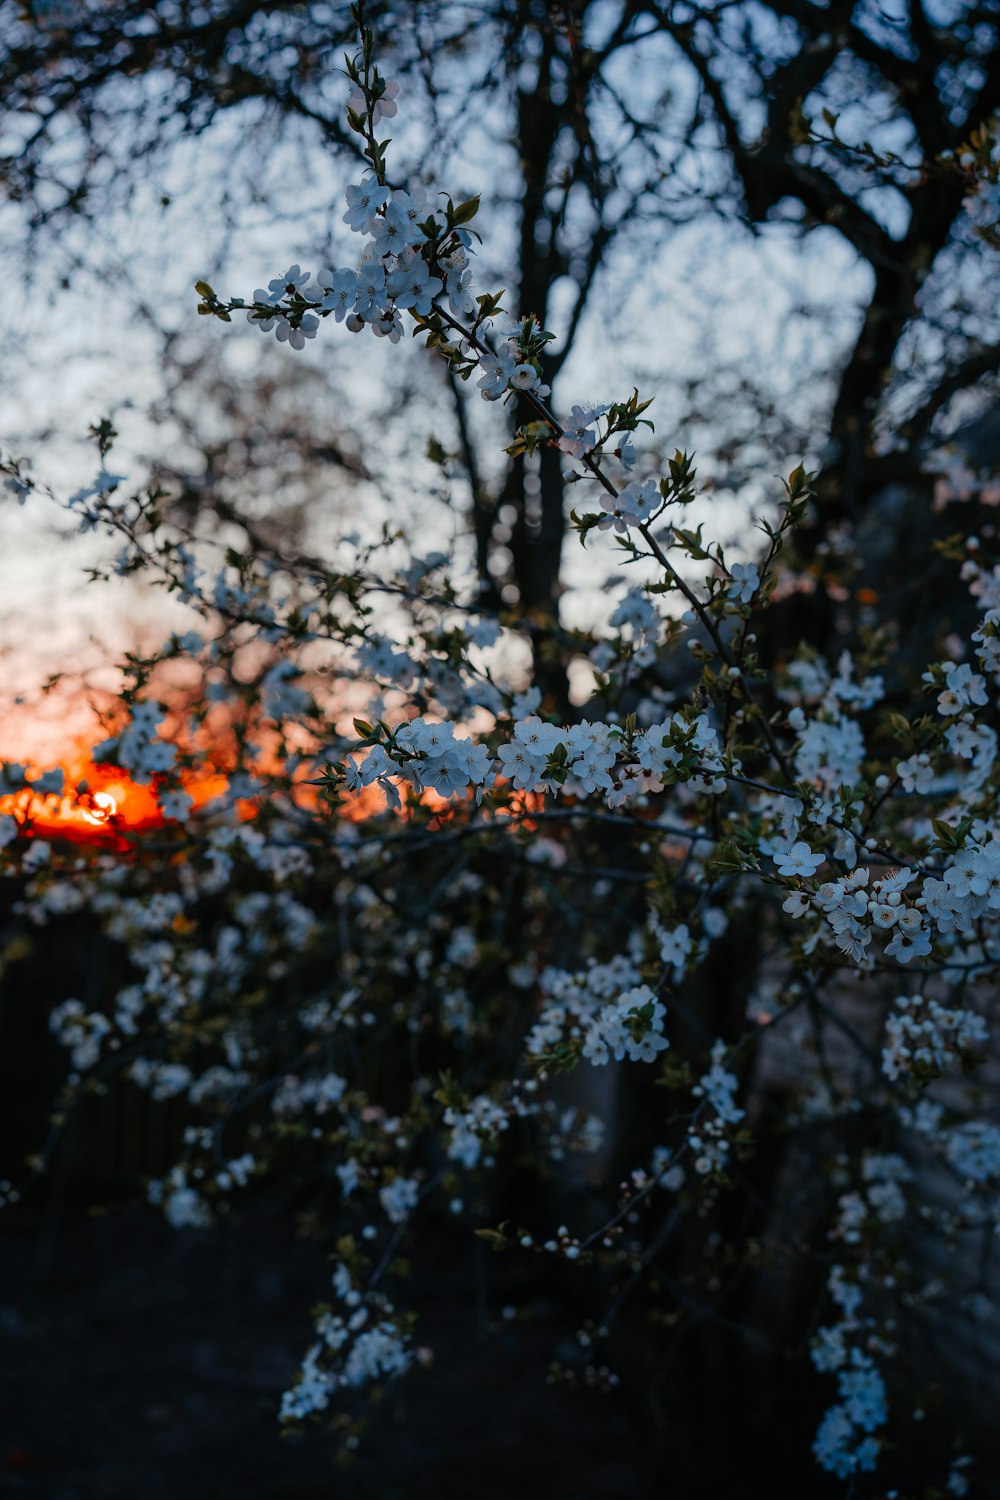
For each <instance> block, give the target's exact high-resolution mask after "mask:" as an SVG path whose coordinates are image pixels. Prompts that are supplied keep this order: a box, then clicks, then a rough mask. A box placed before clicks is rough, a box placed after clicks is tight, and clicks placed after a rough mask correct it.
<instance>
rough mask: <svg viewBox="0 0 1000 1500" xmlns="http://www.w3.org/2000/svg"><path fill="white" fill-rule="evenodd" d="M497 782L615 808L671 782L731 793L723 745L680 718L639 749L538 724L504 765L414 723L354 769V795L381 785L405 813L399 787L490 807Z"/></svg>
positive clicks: (650, 734) (511, 747)
mask: <svg viewBox="0 0 1000 1500" xmlns="http://www.w3.org/2000/svg"><path fill="white" fill-rule="evenodd" d="M498 776H500V777H503V778H504V779H505V780H506V781H509V782H510V784H511V786H512V787H513V788H514V789H515V790H516V791H529V792H548V793H551V794H554V795H563V796H575V797H580V796H586V795H588V794H590V793H593V792H596V791H600V792H602V793H603V794H604V798H605V801H606V803H607V805H608V806H609V807H620V806H622V805H623V804H624V803H625V802H627V801H628V800H630V799H633V798H635V797H638V796H640V795H641V794H642V793H645V792H648V791H662V789H663V787H664V785H665V784H666V783H667V782H674V781H684V782H686V783H688V784H689V785H690V786H691V787H692V789H693V790H695V791H702V792H711V793H718V792H720V791H722V790H723V788H724V787H725V779H724V778H725V769H724V767H723V763H722V759H721V755H720V750H719V742H718V737H717V735H716V732H715V730H714V729H713V728H712V726H711V725H710V724H709V722H708V719H707V717H706V716H705V715H704V714H699V715H698V716H697V717H696V718H694V719H691V720H688V719H686V718H684V717H683V715H681V714H675V715H674V716H673V718H672V719H670V720H666V721H664V722H662V723H659V724H653V725H651V726H650V727H649V728H648V729H644V730H642V731H641V732H640V733H639V734H636V735H635V736H634V737H633V738H632V739H631V741H629V740H627V739H626V736H625V734H624V732H623V730H622V728H621V726H620V725H618V724H604V723H593V724H592V723H589V722H587V721H586V720H584V721H583V722H582V723H579V724H573V725H570V726H569V727H564V728H560V727H559V726H558V725H555V724H550V723H548V722H547V721H545V720H544V719H540V718H539V717H538V716H537V715H535V714H532V715H530V716H529V717H528V718H526V719H521V720H519V721H518V722H517V723H516V724H515V725H514V730H513V733H512V735H511V737H510V739H509V740H508V741H507V743H506V744H502V745H501V746H500V748H499V751H498V759H497V760H496V761H494V760H492V758H491V757H490V754H489V752H488V750H487V749H486V746H485V745H482V744H477V743H475V742H474V741H473V740H471V739H462V738H459V737H458V736H457V735H456V733H455V725H454V724H453V723H451V722H449V721H446V722H444V723H432V722H430V721H428V720H425V719H421V718H415V719H411V720H410V721H409V722H408V723H407V724H404V725H403V727H402V728H401V729H399V730H397V731H395V733H394V734H393V735H392V737H391V740H387V741H386V743H385V744H377V745H373V746H372V748H371V749H370V750H368V751H367V753H366V754H365V756H364V758H363V759H361V760H359V761H355V762H352V764H351V765H350V766H349V768H348V770H347V776H346V785H347V788H348V790H350V791H358V790H360V788H362V787H366V786H372V785H376V784H377V785H378V786H379V787H380V788H381V789H382V791H383V792H384V793H385V796H386V798H387V800H388V801H389V803H390V805H391V806H394V807H399V806H400V805H401V799H400V796H399V792H398V790H397V788H396V785H395V781H396V780H397V779H402V780H404V781H408V782H409V783H410V785H411V786H413V787H415V788H416V789H417V790H418V791H424V790H431V791H434V792H436V793H437V794H438V795H439V796H442V797H455V796H465V795H466V794H467V793H468V792H469V791H470V790H471V791H472V792H474V793H475V794H476V795H477V797H479V798H480V799H481V797H482V793H483V791H484V790H485V788H486V786H487V784H488V783H492V782H493V781H494V780H495V778H496V777H498Z"/></svg>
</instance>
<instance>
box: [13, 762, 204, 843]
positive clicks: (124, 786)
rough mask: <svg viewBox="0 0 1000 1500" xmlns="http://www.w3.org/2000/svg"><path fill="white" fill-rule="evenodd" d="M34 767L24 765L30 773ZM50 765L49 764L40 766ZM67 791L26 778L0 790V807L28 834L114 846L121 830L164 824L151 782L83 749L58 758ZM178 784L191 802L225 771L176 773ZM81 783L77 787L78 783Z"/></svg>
mask: <svg viewBox="0 0 1000 1500" xmlns="http://www.w3.org/2000/svg"><path fill="white" fill-rule="evenodd" d="M38 769H39V768H36V767H32V766H30V765H29V776H30V775H37V774H38ZM45 769H46V770H51V769H52V766H51V764H47V765H46V766H45ZM61 769H62V772H63V775H64V777H65V785H66V791H65V793H64V794H63V795H62V796H55V795H54V794H51V793H50V794H49V795H48V796H46V795H43V794H41V793H38V792H33V791H32V789H31V785H30V782H29V784H28V785H27V786H25V787H24V788H22V789H21V790H20V791H17V792H10V793H8V794H6V795H5V796H0V813H6V814H8V815H10V816H12V817H15V818H16V819H17V821H18V823H19V824H20V825H21V828H22V831H23V832H24V833H25V834H26V835H28V836H29V837H40V838H45V839H60V840H67V841H70V842H73V843H88V844H98V845H104V846H111V847H114V846H116V845H118V844H120V843H121V842H122V841H123V839H124V837H125V835H130V834H137V833H147V832H150V831H151V830H153V829H157V828H163V827H165V826H169V825H168V820H167V819H165V818H164V816H163V813H162V812H161V811H160V808H159V805H158V804H157V800H156V792H155V789H154V788H153V787H152V786H143V785H140V784H139V783H138V782H135V781H133V780H132V779H131V778H130V776H129V775H128V772H127V771H123V770H121V769H120V768H119V767H116V766H102V765H95V764H94V762H93V761H92V760H91V759H90V757H89V755H87V754H86V753H85V752H78V753H77V754H74V755H72V756H70V757H68V758H66V759H64V760H63V761H62V763H61ZM180 779H181V784H182V786H183V788H184V790H185V791H186V792H187V794H188V796H189V797H191V798H192V799H193V802H194V805H195V807H201V806H203V805H204V804H205V803H206V802H208V801H210V800H211V799H212V798H213V797H216V796H218V795H219V794H220V793H221V792H223V791H224V790H225V787H226V778H225V776H222V775H218V774H212V773H204V772H202V773H199V774H197V775H189V776H185V775H184V774H183V773H182V774H181V778H180ZM81 788H82V789H81Z"/></svg>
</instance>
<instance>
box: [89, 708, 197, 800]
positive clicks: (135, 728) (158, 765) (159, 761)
mask: <svg viewBox="0 0 1000 1500" xmlns="http://www.w3.org/2000/svg"><path fill="white" fill-rule="evenodd" d="M165 717H166V716H165V714H164V711H163V708H162V706H161V705H160V704H159V703H156V702H154V701H153V700H152V699H150V698H147V699H144V700H142V701H141V702H137V703H133V705H132V709H131V720H130V722H129V723H128V724H126V726H125V728H124V729H122V730H121V731H120V732H119V733H118V734H117V735H115V736H113V738H111V739H108V740H103V741H102V742H101V743H100V744H99V745H95V746H94V750H93V756H94V759H95V761H98V762H101V761H112V762H113V763H114V764H115V765H116V766H124V768H125V769H126V770H127V771H128V772H129V773H130V775H131V776H132V779H133V780H134V781H138V782H140V783H145V782H149V781H151V780H152V779H153V777H154V776H157V775H162V774H163V773H164V772H166V771H170V770H172V768H173V765H174V762H175V761H176V759H177V746H176V745H172V744H171V743H170V741H169V740H161V739H160V738H159V737H158V734H157V731H158V730H159V728H160V726H161V725H162V723H163V720H164V718H165Z"/></svg>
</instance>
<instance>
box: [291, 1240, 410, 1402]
mask: <svg viewBox="0 0 1000 1500" xmlns="http://www.w3.org/2000/svg"><path fill="white" fill-rule="evenodd" d="M332 1280H333V1291H334V1295H335V1296H336V1297H337V1299H338V1301H340V1302H341V1303H342V1304H343V1307H344V1312H343V1313H335V1312H333V1311H332V1310H330V1309H324V1310H322V1311H321V1312H320V1314H319V1317H318V1318H317V1320H316V1332H317V1334H318V1340H317V1342H316V1343H314V1344H313V1345H311V1346H310V1348H309V1349H308V1350H307V1352H306V1354H305V1357H304V1358H303V1360H302V1364H301V1367H300V1369H299V1374H298V1378H297V1380H296V1382H295V1384H294V1385H293V1386H292V1387H291V1388H290V1389H289V1390H287V1391H285V1393H284V1395H283V1396H282V1398H281V1411H280V1419H281V1421H282V1422H300V1421H302V1420H304V1418H306V1417H308V1416H311V1415H312V1414H313V1413H315V1412H318V1411H324V1410H325V1409H326V1408H327V1406H329V1404H330V1397H331V1395H332V1394H333V1393H334V1391H336V1390H338V1389H340V1388H344V1387H346V1388H352V1389H357V1388H358V1387H359V1386H362V1385H365V1384H367V1383H368V1382H369V1381H372V1380H377V1379H379V1378H380V1377H382V1376H388V1377H394V1376H398V1375H401V1374H402V1373H403V1371H404V1370H406V1369H407V1368H408V1366H409V1365H410V1364H411V1362H412V1360H413V1357H414V1352H413V1349H412V1348H411V1347H410V1342H409V1339H408V1338H407V1337H406V1336H405V1335H404V1334H403V1333H402V1332H401V1331H400V1328H399V1326H398V1324H397V1323H395V1322H394V1321H393V1309H392V1305H391V1304H390V1303H389V1302H387V1301H386V1300H385V1299H384V1298H379V1297H376V1296H374V1295H372V1294H369V1295H368V1296H367V1297H366V1296H365V1295H363V1294H362V1292H360V1291H359V1290H358V1288H357V1287H356V1286H355V1285H354V1282H353V1281H352V1279H351V1275H350V1272H349V1271H348V1270H347V1267H346V1266H344V1265H340V1266H338V1267H337V1270H336V1271H335V1272H334V1274H333V1278H332ZM331 1356H335V1358H331Z"/></svg>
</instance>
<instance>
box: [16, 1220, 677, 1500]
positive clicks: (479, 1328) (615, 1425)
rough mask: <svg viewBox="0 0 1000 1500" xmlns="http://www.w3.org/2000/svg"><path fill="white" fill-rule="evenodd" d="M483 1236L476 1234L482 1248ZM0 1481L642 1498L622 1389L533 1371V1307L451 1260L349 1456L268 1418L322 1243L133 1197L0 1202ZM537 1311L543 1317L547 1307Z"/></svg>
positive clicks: (543, 1345)
mask: <svg viewBox="0 0 1000 1500" xmlns="http://www.w3.org/2000/svg"><path fill="white" fill-rule="evenodd" d="M484 1253H486V1254H488V1253H489V1252H484ZM0 1277H2V1281H0V1285H2V1287H3V1296H2V1303H0V1413H2V1434H0V1465H2V1467H0V1493H2V1494H4V1495H10V1496H22V1495H23V1496H25V1497H31V1500H161V1497H162V1500H175V1497H181V1496H183V1497H185V1500H307V1497H309V1500H312V1497H320V1496H322V1497H331V1500H333V1497H336V1500H355V1497H358V1500H360V1497H368V1496H371V1497H373V1500H396V1497H399V1500H404V1497H405V1500H410V1497H422V1496H425V1495H427V1496H430V1495H434V1496H435V1497H437V1500H459V1497H462V1500H466V1497H477V1500H478V1497H481V1500H492V1497H494V1496H495V1497H498V1500H499V1497H500V1496H504V1497H508V1496H510V1495H519V1496H522V1497H530V1496H536V1495H537V1496H539V1497H541V1496H543V1495H544V1496H546V1497H559V1500H598V1497H602V1500H619V1497H620V1500H646V1497H647V1496H651V1495H652V1493H653V1490H652V1488H651V1487H650V1486H649V1484H648V1483H647V1482H646V1481H644V1480H643V1477H642V1476H641V1474H640V1473H639V1472H638V1470H637V1467H636V1461H637V1454H636V1438H635V1434H634V1433H633V1432H632V1430H631V1429H632V1427H633V1422H632V1420H631V1419H630V1417H629V1414H628V1411H627V1409H626V1403H625V1402H624V1401H623V1399H622V1398H618V1399H615V1398H614V1397H607V1396H601V1395H599V1394H597V1393H594V1392H588V1391H577V1392H571V1391H568V1390H565V1389H561V1388H553V1387H548V1386H546V1385H545V1383H544V1372H545V1368H546V1363H547V1358H548V1356H549V1355H550V1353H551V1350H552V1347H553V1337H554V1335H553V1325H552V1322H551V1318H550V1317H547V1311H548V1310H547V1309H546V1308H545V1307H544V1305H542V1306H539V1307H537V1309H536V1311H537V1313H538V1319H537V1322H535V1323H533V1324H529V1325H528V1326H527V1328H526V1327H525V1326H524V1325H521V1326H519V1327H518V1328H517V1330H516V1331H515V1330H514V1329H513V1328H512V1327H511V1326H510V1325H509V1324H505V1323H504V1321H503V1320H502V1319H501V1318H499V1317H489V1316H488V1315H486V1313H485V1310H483V1309H482V1308H481V1307H480V1310H479V1311H477V1300H479V1301H480V1303H481V1298H477V1290H476V1287H475V1285H473V1278H472V1277H471V1276H469V1274H468V1268H467V1270H466V1277H465V1279H466V1283H467V1284H466V1286H465V1288H464V1289H463V1287H462V1285H461V1282H460V1281H457V1280H455V1279H451V1284H450V1293H449V1296H448V1298H447V1299H444V1298H442V1299H440V1300H438V1301H437V1304H436V1306H434V1305H432V1306H430V1307H429V1308H428V1310H427V1313H426V1314H425V1318H424V1320H423V1323H422V1336H423V1337H426V1340H427V1342H428V1343H429V1344H431V1345H432V1346H433V1347H434V1349H435V1365H434V1367H433V1369H432V1370H431V1371H430V1372H428V1373H421V1372H415V1373H414V1374H413V1375H411V1376H410V1377H408V1378H407V1379H406V1380H405V1381H404V1382H403V1383H401V1384H400V1385H399V1386H397V1388H396V1394H395V1395H394V1396H393V1397H392V1398H391V1400H390V1401H389V1402H388V1403H387V1409H385V1410H383V1412H381V1413H380V1415H379V1418H378V1421H377V1424H376V1426H375V1428H374V1429H373V1431H372V1433H371V1435H370V1436H369V1438H368V1440H367V1443H366V1446H365V1449H364V1450H363V1454H362V1456H361V1457H360V1458H359V1459H358V1460H357V1461H356V1462H355V1464H354V1465H353V1466H352V1467H351V1468H350V1469H348V1470H346V1471H344V1470H342V1469H340V1468H339V1467H338V1466H337V1465H336V1463H335V1461H334V1449H333V1445H332V1442H331V1440H330V1439H329V1438H327V1437H325V1436H324V1435H323V1434H322V1433H321V1432H320V1431H318V1430H316V1431H314V1432H313V1433H312V1434H311V1435H310V1436H309V1437H308V1438H307V1439H306V1440H304V1441H303V1440H292V1441H289V1440H288V1439H283V1438H282V1437H281V1436H280V1430H279V1428H278V1425H277V1422H276V1420H275V1411H276V1404H277V1401H278V1398H279V1396H280V1392H281V1390H282V1389H283V1388H284V1386H285V1385H286V1384H287V1383H288V1382H289V1380H290V1378H291V1376H292V1375H293V1373H294V1370H295V1367H296V1362H297V1356H298V1354H300V1353H301V1352H302V1351H303V1350H304V1349H305V1347H306V1345H307V1344H308V1342H309V1340H310V1320H309V1308H310V1307H311V1306H312V1304H313V1303H314V1302H316V1301H317V1300H320V1299H321V1298H322V1297H323V1296H324V1294H325V1292H326V1288H327V1286H328V1284H329V1270H328V1263H327V1260H326V1257H325V1256H324V1254H323V1252H322V1250H320V1249H319V1248H317V1247H315V1246H310V1245H308V1244H304V1243H303V1242H302V1241H301V1240H296V1239H295V1238H294V1236H293V1235H292V1233H291V1231H290V1229H288V1228H284V1227H282V1226H281V1224H280V1223H278V1222H275V1221H274V1220H271V1221H270V1222H268V1221H267V1219H266V1218H262V1219H261V1220H260V1221H259V1222H249V1223H244V1225H243V1226H242V1227H241V1228H235V1227H233V1228H229V1227H223V1228H222V1229H220V1230H216V1231H212V1232H198V1231H193V1232H192V1231H185V1232H183V1233H176V1232H174V1231H172V1230H171V1229H169V1228H168V1227H167V1226H166V1225H165V1224H164V1223H163V1222H162V1220H160V1219H159V1218H158V1217H156V1216H154V1215H153V1214H152V1213H150V1212H148V1211H146V1210H143V1209H134V1208H131V1209H125V1210H121V1209H115V1210H112V1211H111V1212H109V1213H107V1214H103V1215H100V1216H96V1217H95V1216H88V1215H87V1214H85V1213H83V1212H82V1211H77V1212H75V1213H63V1214H61V1215H60V1216H59V1217H58V1218H56V1217H55V1216H53V1215H52V1213H51V1212H48V1213H44V1212H43V1213H32V1214H28V1213H23V1214H21V1215H20V1216H17V1215H15V1214H14V1213H10V1212H9V1213H8V1214H7V1215H6V1216H5V1219H4V1221H3V1222H2V1224H0ZM547 1324H548V1326H546V1325H547Z"/></svg>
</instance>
